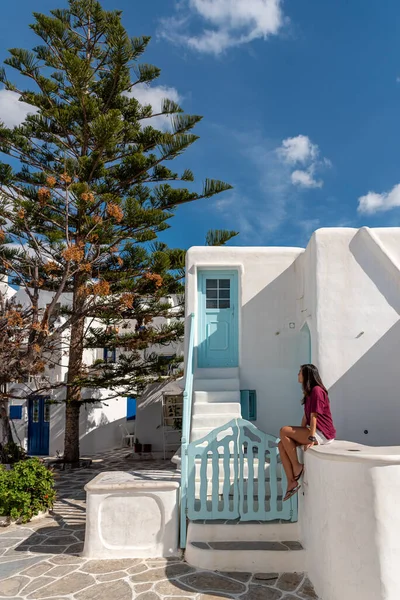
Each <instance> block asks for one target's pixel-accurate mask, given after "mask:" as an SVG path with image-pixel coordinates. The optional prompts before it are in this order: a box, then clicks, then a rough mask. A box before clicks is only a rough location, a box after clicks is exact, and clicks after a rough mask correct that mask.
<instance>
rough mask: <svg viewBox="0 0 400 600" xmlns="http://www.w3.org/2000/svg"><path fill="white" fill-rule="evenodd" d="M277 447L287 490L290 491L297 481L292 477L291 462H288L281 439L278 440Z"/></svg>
mask: <svg viewBox="0 0 400 600" xmlns="http://www.w3.org/2000/svg"><path fill="white" fill-rule="evenodd" d="M278 449H279V454H280V457H281V461H282V467H283V470H284V471H285V474H286V479H287V491H290V490H293V489H294V488H295V487H296V485H297V481H296V480H295V478H294V473H293V467H292V463H291V462H290V459H289V457H288V455H287V453H286V450H285V446H284V445H283V443H282V441H280V442H279V444H278Z"/></svg>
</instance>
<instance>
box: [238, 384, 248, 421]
mask: <svg viewBox="0 0 400 600" xmlns="http://www.w3.org/2000/svg"><path fill="white" fill-rule="evenodd" d="M240 407H241V411H242V419H245V420H246V421H248V420H249V416H250V412H249V408H250V407H249V392H248V390H242V391H241V392H240Z"/></svg>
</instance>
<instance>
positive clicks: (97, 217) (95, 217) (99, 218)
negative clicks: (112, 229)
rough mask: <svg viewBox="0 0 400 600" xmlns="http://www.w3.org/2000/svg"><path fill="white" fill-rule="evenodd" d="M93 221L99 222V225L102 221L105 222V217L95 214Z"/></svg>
mask: <svg viewBox="0 0 400 600" xmlns="http://www.w3.org/2000/svg"><path fill="white" fill-rule="evenodd" d="M93 221H94V222H95V223H96V224H97V225H101V223H102V222H103V218H102V217H101V216H100V215H94V217H93Z"/></svg>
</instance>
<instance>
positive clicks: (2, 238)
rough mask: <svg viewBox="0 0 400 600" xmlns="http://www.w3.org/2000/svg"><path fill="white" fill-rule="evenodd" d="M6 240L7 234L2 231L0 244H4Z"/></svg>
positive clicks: (0, 232)
mask: <svg viewBox="0 0 400 600" xmlns="http://www.w3.org/2000/svg"><path fill="white" fill-rule="evenodd" d="M5 239H6V234H5V232H4V231H3V230H2V229H0V244H2V243H3V242H4V240H5Z"/></svg>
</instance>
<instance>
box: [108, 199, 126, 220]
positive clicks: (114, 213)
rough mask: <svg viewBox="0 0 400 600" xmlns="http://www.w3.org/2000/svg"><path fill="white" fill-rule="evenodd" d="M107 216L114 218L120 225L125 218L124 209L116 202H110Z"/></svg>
mask: <svg viewBox="0 0 400 600" xmlns="http://www.w3.org/2000/svg"><path fill="white" fill-rule="evenodd" d="M107 214H108V216H109V217H113V218H114V219H115V220H116V221H117V222H118V223H121V221H122V219H123V218H124V213H123V212H122V208H121V207H120V206H118V204H115V203H114V202H109V203H108V204H107Z"/></svg>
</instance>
